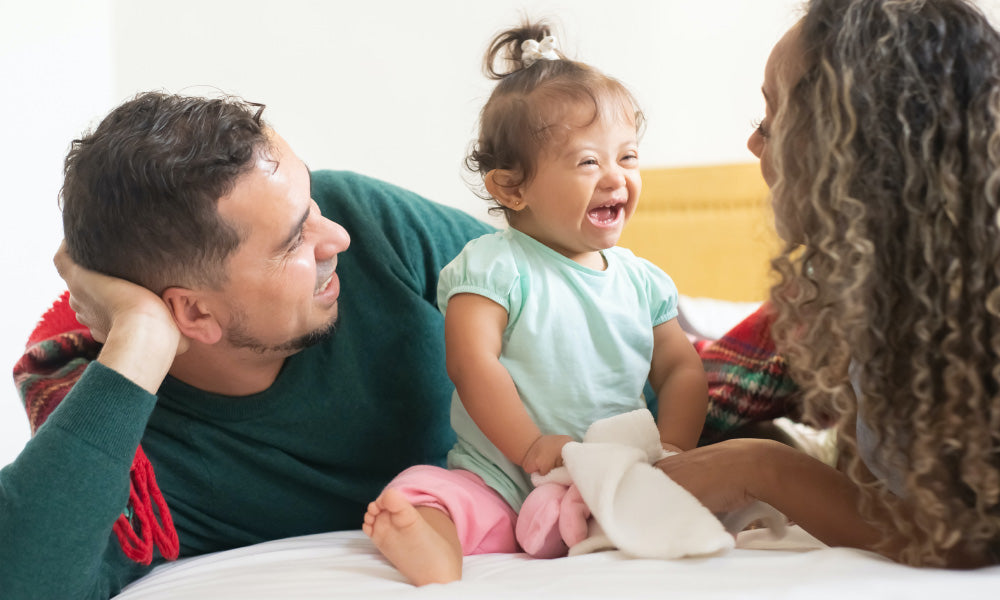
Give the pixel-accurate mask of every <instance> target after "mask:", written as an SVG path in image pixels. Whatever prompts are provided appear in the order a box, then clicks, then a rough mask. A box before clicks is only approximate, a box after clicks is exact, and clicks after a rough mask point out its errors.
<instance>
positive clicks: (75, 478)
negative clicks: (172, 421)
mask: <svg viewBox="0 0 1000 600" xmlns="http://www.w3.org/2000/svg"><path fill="white" fill-rule="evenodd" d="M154 405H155V397H153V396H152V395H150V394H148V393H146V392H144V391H143V390H141V389H139V388H138V387H136V386H135V385H134V384H132V383H131V382H129V381H128V380H126V379H124V378H122V377H120V376H119V375H117V374H116V373H114V372H112V371H109V370H108V369H105V368H103V367H102V366H101V365H93V364H92V365H91V366H90V367H88V369H87V371H86V372H85V373H84V375H83V377H81V378H80V380H79V381H78V382H77V384H76V385H75V386H74V388H73V390H71V391H70V393H69V394H68V395H67V396H66V398H65V399H64V400H63V402H62V403H61V404H60V405H59V406H58V407H57V408H56V410H55V411H53V413H52V415H51V416H50V417H49V419H48V420H47V421H46V423H45V424H44V425H42V427H41V428H40V429H39V430H38V433H37V434H36V435H35V437H33V438H32V439H31V440H30V441H29V442H28V444H27V445H26V446H25V449H24V450H23V451H22V452H21V454H20V455H19V456H18V458H17V459H16V460H15V461H14V462H13V463H11V464H10V465H8V466H7V467H5V468H4V469H3V470H0V590H2V591H3V596H4V597H8V596H9V597H11V598H22V597H24V598H107V597H109V596H110V595H113V594H115V593H117V591H118V589H119V588H120V586H121V585H122V583H123V582H127V581H128V580H130V579H132V578H134V577H135V576H137V575H138V574H139V573H141V572H142V570H143V569H142V568H140V567H138V566H137V565H134V564H130V563H129V562H128V561H127V559H124V557H123V556H122V553H121V551H120V550H118V549H117V548H111V547H109V542H111V543H113V544H117V540H114V538H113V536H112V534H111V528H112V525H113V524H114V522H115V520H116V519H117V518H118V516H119V515H120V514H121V513H122V511H123V510H124V508H125V505H126V503H127V501H128V494H129V467H130V466H131V463H132V457H133V456H134V455H135V451H136V448H137V447H138V444H139V440H140V439H141V437H142V433H143V431H144V430H145V426H146V422H147V421H148V418H149V415H150V413H151V412H152V409H153V406H154ZM108 556H111V557H113V558H115V559H116V562H114V563H113V564H109V563H105V562H102V558H104V557H108Z"/></svg>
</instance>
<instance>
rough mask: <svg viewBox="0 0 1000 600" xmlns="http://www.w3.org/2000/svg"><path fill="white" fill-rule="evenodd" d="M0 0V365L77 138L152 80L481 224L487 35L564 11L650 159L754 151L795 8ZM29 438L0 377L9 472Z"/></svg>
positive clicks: (50, 292) (665, 161) (765, 3)
mask: <svg viewBox="0 0 1000 600" xmlns="http://www.w3.org/2000/svg"><path fill="white" fill-rule="evenodd" d="M83 4H84V3H78V2H75V1H73V0H50V1H48V2H38V3H30V2H24V1H23V0H0V82H2V85H3V87H4V93H3V94H0V115H3V117H4V122H5V125H6V127H5V133H6V134H7V135H6V139H5V140H4V141H5V143H4V144H0V152H2V153H3V154H2V155H0V175H2V181H3V182H4V184H5V185H4V187H5V192H6V194H5V197H4V199H3V206H4V207H5V208H6V210H7V214H6V218H4V219H2V220H0V227H2V231H0V239H2V243H3V253H2V256H0V261H2V269H3V276H4V280H5V286H4V288H5V290H6V292H5V293H4V300H3V304H2V306H3V309H4V310H3V311H0V314H2V317H0V336H2V337H0V340H2V341H0V372H7V373H9V372H10V371H9V369H10V367H11V366H12V365H13V363H14V362H15V360H16V359H17V357H18V356H19V355H20V353H21V350H22V349H23V344H24V340H25V339H26V337H27V335H28V333H29V331H30V329H31V328H32V326H33V325H34V323H35V321H36V320H37V318H38V316H39V315H40V314H41V313H42V312H43V310H44V309H45V308H46V307H47V306H48V305H49V304H50V302H51V301H52V299H54V298H55V297H56V295H57V294H58V292H59V291H61V289H62V285H61V282H60V281H59V279H58V278H57V277H56V275H55V272H54V269H53V268H52V265H51V255H52V253H53V252H54V251H55V248H56V246H57V245H58V241H59V239H60V237H61V226H60V222H59V213H58V210H57V208H56V194H57V192H58V189H59V186H60V184H61V176H60V169H61V161H62V158H63V156H64V155H65V152H66V150H67V148H68V144H69V141H70V140H71V139H73V138H74V137H75V136H77V135H79V134H80V132H81V131H83V130H84V129H86V128H88V127H89V126H92V125H93V124H95V123H96V121H97V120H99V119H100V117H101V116H103V114H105V113H106V112H107V111H108V110H110V109H111V108H112V106H113V105H115V104H117V103H118V102H119V101H121V100H123V99H125V98H127V97H129V96H131V95H133V94H134V93H136V92H137V91H140V90H146V89H163V90H167V91H182V92H191V93H205V92H208V91H211V89H212V88H219V89H222V90H224V91H226V92H231V93H237V94H240V95H243V96H245V97H247V98H248V99H251V100H255V101H261V102H264V103H266V104H267V105H268V108H267V111H266V112H265V116H266V117H267V118H268V119H269V120H270V121H271V123H272V124H273V125H274V126H275V127H276V128H277V129H278V130H279V131H280V132H281V133H282V134H283V135H284V136H285V138H286V139H288V140H289V142H290V143H291V144H292V146H293V147H294V148H295V149H296V150H297V152H298V153H299V154H300V155H301V156H302V157H303V158H304V159H305V160H306V161H307V163H308V164H309V165H310V166H311V167H313V168H343V169H353V170H357V171H361V172H364V173H367V174H370V175H374V176H377V177H381V178H383V179H387V180H389V181H392V182H394V183H398V184H400V185H403V186H406V187H409V188H411V189H414V190H416V191H418V192H420V193H422V194H424V195H426V196H428V197H431V198H433V199H436V200H438V201H441V202H445V203H448V204H451V205H454V206H458V207H460V208H462V209H464V210H467V211H469V212H471V213H473V214H476V215H479V216H484V215H485V212H484V210H483V205H482V203H481V201H480V200H478V199H477V198H475V197H474V196H473V195H472V194H471V193H470V192H469V191H468V189H467V188H466V186H465V184H464V183H463V181H462V172H461V169H460V165H461V161H462V159H463V157H464V156H465V152H466V150H467V146H468V144H469V142H470V141H471V140H472V138H473V136H474V134H475V120H476V116H477V113H478V111H479V109H480V107H481V104H482V102H483V101H484V100H485V98H486V96H487V95H488V93H489V90H490V89H491V84H490V83H489V82H488V81H487V80H486V79H485V78H484V77H483V76H482V75H481V74H480V64H481V59H482V54H483V51H484V50H485V46H486V43H487V41H488V40H489V39H490V38H491V37H492V35H493V34H494V33H495V32H496V31H498V30H499V29H501V28H505V27H508V26H510V25H512V24H514V23H516V22H517V21H518V19H519V18H520V16H521V14H522V13H527V14H529V15H530V16H533V17H537V16H549V17H558V21H559V23H560V24H561V29H562V32H563V34H564V35H563V36H562V43H563V48H564V49H565V51H566V52H567V53H568V54H569V55H571V56H573V57H575V58H578V59H580V60H584V61H587V62H590V63H592V64H594V65H595V66H597V67H598V68H600V69H602V70H604V71H606V72H607V73H609V74H612V75H614V76H616V77H618V78H619V79H621V80H622V81H624V82H625V83H626V84H628V85H629V86H630V87H631V88H632V89H633V91H634V92H635V93H636V95H637V96H638V98H639V100H640V102H641V103H642V104H643V107H644V109H645V111H646V113H647V116H648V118H649V127H648V129H647V133H646V137H645V140H644V142H643V149H642V160H643V162H644V163H645V164H646V165H680V164H694V163H718V162H728V161H742V160H751V157H750V156H749V154H748V153H747V151H746V149H745V146H744V143H745V139H746V137H747V135H748V134H749V132H750V122H751V121H752V120H753V119H754V118H757V117H759V116H760V114H761V111H762V105H763V103H762V101H761V100H760V94H759V91H758V90H759V87H760V83H761V77H762V71H763V65H764V61H765V59H766V57H767V54H768V51H769V49H770V46H771V45H772V44H773V42H774V41H775V40H776V39H777V38H778V37H779V36H780V34H781V32H782V31H783V30H784V29H785V28H786V27H787V26H788V25H789V24H791V23H792V22H793V21H794V19H795V17H796V12H795V11H796V9H797V6H798V0H714V1H708V0H699V1H694V0H643V1H640V0H622V1H621V2H617V3H614V4H613V6H614V7H615V8H614V9H613V14H610V13H609V10H610V9H609V7H611V6H612V4H611V3H608V2H607V0H572V1H570V0H566V1H563V2H558V1H537V2H528V1H514V0H493V1H492V2H467V1H463V0H451V1H448V0H425V1H424V2H410V1H408V0H395V1H393V0H368V1H366V2H354V1H350V2H319V1H316V2H308V1H306V0H286V1H284V2H275V1H273V0H266V1H265V0H238V1H237V0H217V1H207V0H175V1H174V2H169V3H166V2H162V1H161V0H156V1H153V0H89V1H88V2H87V3H86V6H85V7H83V6H81V5H83ZM26 440H27V421H26V419H25V417H24V414H23V411H22V410H21V406H20V402H19V400H18V398H17V395H16V393H15V391H14V386H13V384H12V383H11V380H10V379H7V383H6V384H0V465H3V464H6V463H8V462H9V461H10V460H12V459H13V458H14V456H15V455H16V454H17V452H19V451H20V448H21V447H22V446H23V444H24V442H25V441H26Z"/></svg>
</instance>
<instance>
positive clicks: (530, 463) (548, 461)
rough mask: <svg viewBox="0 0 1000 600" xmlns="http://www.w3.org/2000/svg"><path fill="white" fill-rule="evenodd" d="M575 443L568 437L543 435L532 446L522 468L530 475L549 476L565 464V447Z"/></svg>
mask: <svg viewBox="0 0 1000 600" xmlns="http://www.w3.org/2000/svg"><path fill="white" fill-rule="evenodd" d="M572 441H573V438H571V437H569V436H568V435H542V436H539V437H538V439H536V440H535V441H534V443H532V444H531V447H529V448H528V451H527V452H526V453H525V455H524V460H523V461H521V468H522V469H524V470H525V471H526V472H528V473H538V474H539V475H547V474H548V472H549V471H551V470H552V469H554V468H556V467H561V466H562V464H563V459H562V449H563V446H565V445H566V444H568V443H570V442H572Z"/></svg>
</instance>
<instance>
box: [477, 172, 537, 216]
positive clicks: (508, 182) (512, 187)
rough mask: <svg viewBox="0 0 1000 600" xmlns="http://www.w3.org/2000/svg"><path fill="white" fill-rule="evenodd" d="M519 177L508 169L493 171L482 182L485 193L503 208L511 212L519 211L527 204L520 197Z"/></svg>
mask: <svg viewBox="0 0 1000 600" xmlns="http://www.w3.org/2000/svg"><path fill="white" fill-rule="evenodd" d="M519 179H520V176H519V174H518V173H516V172H515V171H511V170H509V169H493V170H492V171H490V172H489V173H487V174H486V177H484V178H483V182H484V183H485V184H486V191H487V192H489V193H490V196H493V198H494V199H495V200H496V201H497V202H499V203H500V205H501V206H503V207H504V208H509V209H511V210H515V211H517V210H521V209H522V208H524V207H525V206H527V204H525V202H524V198H523V197H522V195H521V184H520V182H519Z"/></svg>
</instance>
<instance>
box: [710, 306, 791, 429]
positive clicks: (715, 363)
mask: <svg viewBox="0 0 1000 600" xmlns="http://www.w3.org/2000/svg"><path fill="white" fill-rule="evenodd" d="M773 322H774V313H773V311H772V310H771V305H770V304H768V303H764V304H763V305H761V307H760V308H758V309H757V311H756V312H754V313H753V314H751V315H750V316H749V317H747V318H746V319H744V320H743V321H741V322H740V323H739V324H737V325H736V326H735V327H733V328H732V329H731V330H730V331H729V332H728V333H726V334H725V335H724V336H722V337H721V338H720V339H718V340H715V341H713V342H709V343H707V344H702V345H701V346H700V347H699V348H698V353H699V354H700V355H701V360H702V363H703V364H704V366H705V374H706V376H707V378H708V417H707V418H706V419H705V429H704V430H703V431H702V434H701V440H700V442H699V443H700V444H701V445H704V444H710V443H712V442H716V441H718V440H719V439H720V438H722V437H723V436H725V435H726V434H729V433H731V432H733V431H734V430H736V429H738V428H740V427H742V426H743V425H746V424H748V423H753V422H760V421H768V420H771V419H775V418H777V417H792V418H794V417H795V415H796V413H797V412H798V411H797V410H796V403H795V395H796V392H797V391H798V387H797V386H796V385H795V382H794V381H792V378H791V377H790V376H789V375H788V367H787V365H786V363H785V360H784V359H783V358H782V357H781V356H780V355H778V353H777V351H776V350H775V347H774V340H773V339H771V324H772V323H773Z"/></svg>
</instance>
